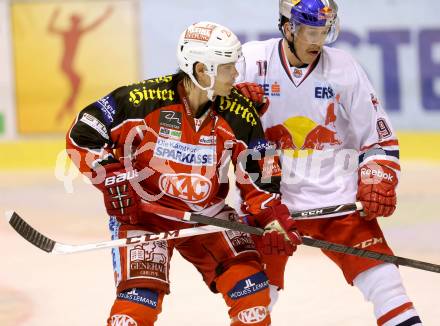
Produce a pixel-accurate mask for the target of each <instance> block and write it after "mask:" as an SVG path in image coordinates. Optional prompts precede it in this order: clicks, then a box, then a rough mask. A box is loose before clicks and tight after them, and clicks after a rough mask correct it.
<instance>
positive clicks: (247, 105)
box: [215, 88, 262, 142]
mask: <svg viewBox="0 0 440 326" xmlns="http://www.w3.org/2000/svg"><path fill="white" fill-rule="evenodd" d="M215 108H216V111H217V113H218V114H219V115H220V116H221V117H222V118H223V119H225V120H226V122H227V123H228V124H229V126H230V127H231V129H232V130H233V132H234V134H235V135H236V137H237V139H241V140H244V141H246V142H247V141H248V139H249V134H250V131H251V130H252V129H253V128H262V127H261V121H260V117H259V116H258V113H257V111H256V109H255V105H254V103H253V102H252V101H250V100H249V99H248V98H247V97H245V96H243V95H241V93H240V92H238V91H237V90H236V89H235V88H233V89H232V91H231V94H230V95H229V96H219V97H218V98H216V100H215Z"/></svg>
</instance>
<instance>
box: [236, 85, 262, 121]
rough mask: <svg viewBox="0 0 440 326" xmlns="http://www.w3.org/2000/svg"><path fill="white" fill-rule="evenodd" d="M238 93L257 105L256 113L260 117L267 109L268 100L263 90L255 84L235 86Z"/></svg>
mask: <svg viewBox="0 0 440 326" xmlns="http://www.w3.org/2000/svg"><path fill="white" fill-rule="evenodd" d="M235 87H236V88H237V89H238V91H239V92H240V93H241V94H242V95H244V96H246V97H247V98H248V99H250V100H251V101H252V102H255V103H256V104H257V111H258V114H259V115H260V117H261V116H262V115H263V114H264V113H265V112H266V111H267V109H268V108H269V103H270V102H269V98H268V97H266V96H264V90H263V88H262V87H261V86H260V85H258V84H256V83H240V84H237V85H235Z"/></svg>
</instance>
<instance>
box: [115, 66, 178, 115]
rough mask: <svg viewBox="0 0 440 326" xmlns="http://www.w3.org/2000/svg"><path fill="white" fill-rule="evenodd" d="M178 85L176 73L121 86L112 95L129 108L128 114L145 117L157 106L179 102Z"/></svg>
mask: <svg viewBox="0 0 440 326" xmlns="http://www.w3.org/2000/svg"><path fill="white" fill-rule="evenodd" d="M176 85H177V83H176V80H175V75H168V76H163V77H158V78H152V79H147V80H144V81H141V82H139V83H136V84H132V85H129V86H125V87H122V88H119V89H117V90H116V91H115V92H114V94H112V95H113V96H114V97H115V99H116V101H117V102H118V103H119V104H120V105H122V106H124V107H125V108H126V109H128V112H127V113H128V116H131V115H132V114H133V115H135V116H142V117H143V116H145V115H147V114H148V113H149V112H151V111H154V110H155V109H157V108H160V107H164V106H168V105H173V104H176V103H178V102H179V99H178V95H177V91H176V88H177V87H176ZM130 112H132V114H130Z"/></svg>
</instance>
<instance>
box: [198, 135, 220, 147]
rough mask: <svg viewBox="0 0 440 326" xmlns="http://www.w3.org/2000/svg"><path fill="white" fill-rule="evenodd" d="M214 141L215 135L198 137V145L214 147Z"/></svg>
mask: <svg viewBox="0 0 440 326" xmlns="http://www.w3.org/2000/svg"><path fill="white" fill-rule="evenodd" d="M216 140H217V139H216V136H215V135H211V136H205V135H202V136H200V139H199V144H204V145H214V144H215V143H216Z"/></svg>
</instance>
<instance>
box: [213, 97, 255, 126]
mask: <svg viewBox="0 0 440 326" xmlns="http://www.w3.org/2000/svg"><path fill="white" fill-rule="evenodd" d="M237 100H238V99H237V98H235V99H232V98H230V97H229V96H227V97H224V96H222V97H220V102H219V110H220V111H229V112H231V113H233V114H235V115H236V116H239V117H241V118H242V119H243V120H244V121H246V122H247V123H249V124H250V125H251V126H256V125H257V119H256V117H255V115H254V114H253V112H252V109H250V108H248V107H245V106H243V105H241V104H240V103H238V102H237Z"/></svg>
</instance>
